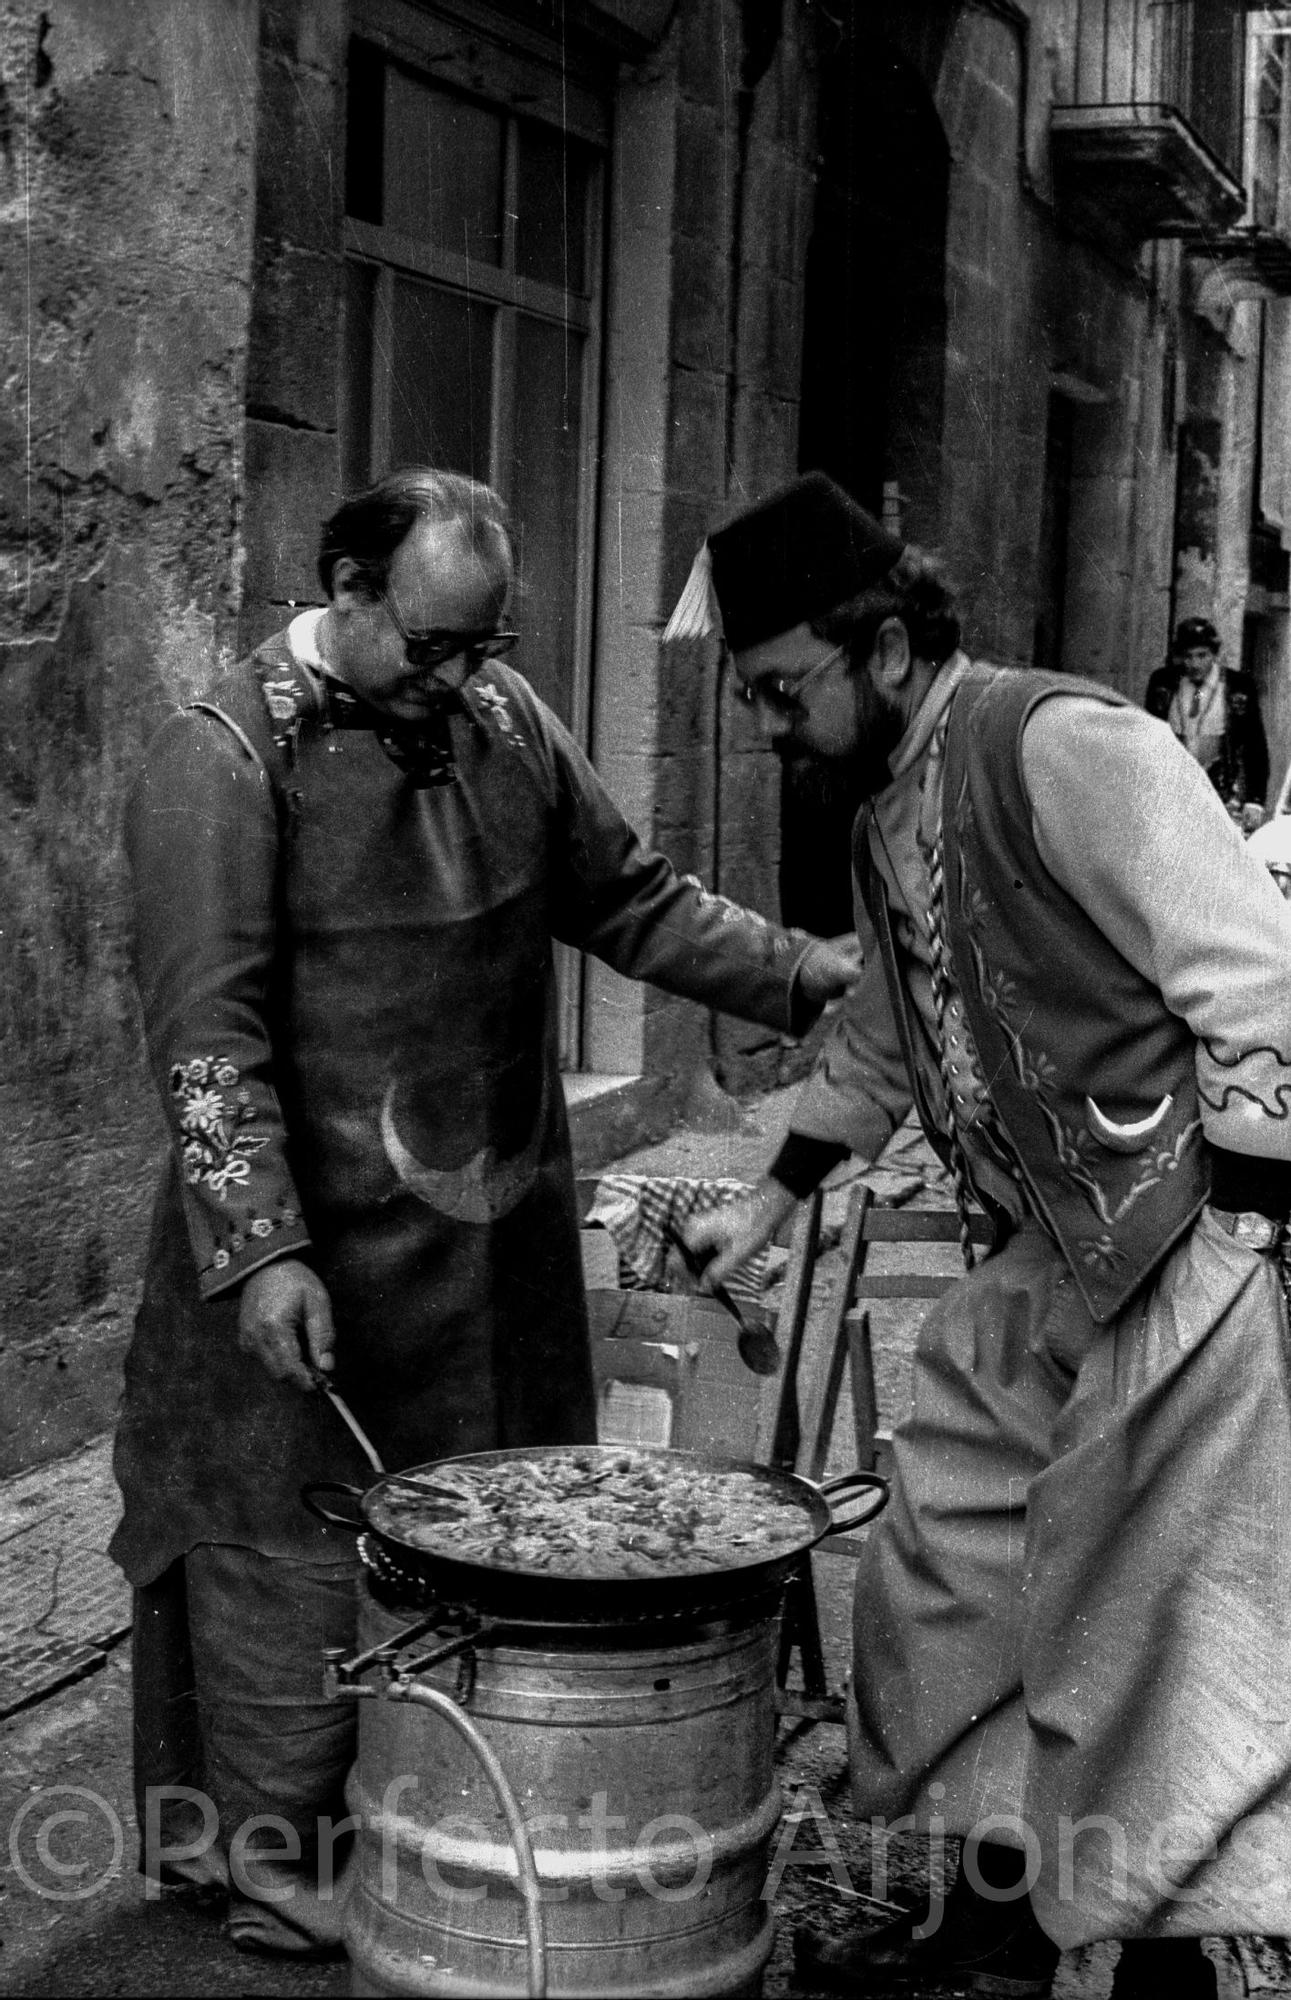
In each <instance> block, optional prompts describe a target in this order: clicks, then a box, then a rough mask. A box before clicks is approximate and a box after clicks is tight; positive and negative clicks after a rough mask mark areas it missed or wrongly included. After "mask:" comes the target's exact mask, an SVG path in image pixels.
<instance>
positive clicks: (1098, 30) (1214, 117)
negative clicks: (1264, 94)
mask: <svg viewBox="0 0 1291 2000" xmlns="http://www.w3.org/2000/svg"><path fill="white" fill-rule="evenodd" d="M1245 13H1246V9H1245V7H1244V5H1243V4H1242V0H1075V5H1074V7H1073V9H1072V11H1071V14H1070V15H1069V17H1068V18H1069V21H1070V22H1071V37H1070V42H1069V45H1068V47H1067V49H1066V51H1065V62H1064V66H1063V73H1061V74H1060V76H1059V79H1058V83H1057V88H1056V90H1055V96H1054V108H1053V113H1052V137H1053V150H1054V170H1055V182H1056V184H1057V187H1058V191H1059V195H1060V198H1066V199H1067V200H1068V201H1069V202H1070V203H1071V205H1072V206H1073V207H1074V208H1075V209H1076V210H1077V211H1083V212H1084V213H1085V215H1086V217H1090V216H1092V217H1095V218H1096V217H1098V216H1102V217H1103V218H1104V219H1105V220H1110V221H1112V222H1114V223H1115V224H1117V225H1118V226H1119V227H1120V228H1121V229H1123V230H1124V231H1126V232H1128V233H1129V234H1130V235H1132V236H1137V237H1140V238H1141V237H1144V236H1166V235H1183V234H1189V233H1191V232H1192V231H1194V230H1195V229H1197V228H1208V227H1209V228H1217V227H1222V226H1224V225H1225V224H1226V223H1227V222H1229V221H1231V220H1232V219H1233V218H1234V217H1236V216H1238V215H1240V214H1241V212H1242V208H1243V206H1244V197H1243V190H1242V184H1241V151H1242V83H1243V65H1244V46H1245V39H1244V38H1245Z"/></svg>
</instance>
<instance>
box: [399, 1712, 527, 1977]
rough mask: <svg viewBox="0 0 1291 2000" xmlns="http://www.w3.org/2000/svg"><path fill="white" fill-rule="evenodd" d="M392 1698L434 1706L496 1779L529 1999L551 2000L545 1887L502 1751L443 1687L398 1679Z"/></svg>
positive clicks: (494, 1784) (492, 1780) (491, 1780)
mask: <svg viewBox="0 0 1291 2000" xmlns="http://www.w3.org/2000/svg"><path fill="white" fill-rule="evenodd" d="M385 1692H386V1696H387V1699H388V1700H390V1701H415V1702H419V1703H420V1704H421V1706H422V1707H423V1708H433V1709H434V1711H435V1713H436V1715H442V1716H443V1718H444V1721H445V1722H448V1723H451V1724H452V1726H453V1728H454V1729H455V1730H456V1731H457V1733H458V1735H459V1736H460V1737H461V1738H462V1739H463V1741H464V1742H466V1743H467V1744H468V1745H469V1746H470V1748H471V1749H472V1750H473V1751H474V1752H475V1755H476V1756H477V1757H478V1758H479V1760H480V1763H481V1765H482V1766H483V1768H484V1775H485V1776H486V1778H487V1779H488V1781H489V1783H490V1784H491V1785H492V1787H493V1790H494V1794H495V1796H496V1798H497V1802H498V1804H499V1805H500V1806H501V1808H502V1811H503V1813H504V1814H505V1816H506V1822H507V1827H508V1829H509V1830H510V1834H511V1845H512V1846H513V1847H514V1849H515V1857H516V1867H517V1869H518V1870H519V1875H520V1894H521V1897H522V1898H523V1900H524V1928H525V1937H526V1940H527V1942H528V1948H529V2000H547V1934H546V1929H545V1927H544V1925H543V1920H542V1891H541V1889H540V1888H539V1886H538V1867H537V1863H536V1862H535V1861H534V1858H533V1843H532V1842H531V1840H530V1839H529V1829H528V1827H527V1826H526V1825H525V1823H524V1820H523V1818H522V1817H521V1814H520V1806H519V1802H518V1801H517V1799H516V1795H515V1793H514V1792H513V1791H512V1789H511V1786H510V1784H509V1783H508V1781H507V1774H506V1772H505V1771H504V1770H503V1769H502V1766H501V1764H500V1763H499V1761H498V1757H497V1753H496V1751H495V1750H494V1749H493V1746H492V1745H491V1744H490V1742H489V1740H488V1738H487V1737H486V1736H485V1735H483V1734H482V1732H481V1731H480V1730H479V1729H477V1728H476V1726H475V1724H474V1723H473V1722H472V1721H471V1719H470V1717H469V1716H468V1715H464V1714H463V1713H462V1711H461V1709H460V1708H459V1707H458V1705H457V1703H456V1702H455V1701H454V1700H453V1698H452V1696H451V1695H447V1694H444V1693H442V1692H441V1690H440V1689H439V1688H432V1687H426V1686H424V1685H423V1684H422V1683H421V1682H420V1681H393V1682H391V1684H390V1686H389V1687H388V1688H387V1689H386V1690H385Z"/></svg>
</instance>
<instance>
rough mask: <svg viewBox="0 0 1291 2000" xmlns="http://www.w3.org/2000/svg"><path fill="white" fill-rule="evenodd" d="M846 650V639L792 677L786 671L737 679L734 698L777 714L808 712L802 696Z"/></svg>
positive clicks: (746, 704)
mask: <svg viewBox="0 0 1291 2000" xmlns="http://www.w3.org/2000/svg"><path fill="white" fill-rule="evenodd" d="M846 651H847V642H846V640H844V642H843V644H842V645H841V646H835V648H834V650H833V652H832V653H827V654H826V655H825V658H824V659H823V660H817V662H816V664H815V666H814V667H808V669H807V671H806V673H805V674H796V675H793V676H792V677H790V676H786V675H785V674H763V675H761V676H760V677H759V678H758V679H757V680H755V681H742V680H738V679H737V680H736V682H735V686H734V689H733V692H734V695H735V699H736V700H737V701H738V702H739V703H740V704H741V705H742V706H743V707H744V708H758V707H759V706H760V707H763V708H769V709H771V710H772V712H773V713H774V714H776V715H805V714H806V710H807V704H806V702H805V701H804V700H803V698H802V697H803V695H804V693H805V692H806V690H807V689H808V688H809V687H810V686H811V684H812V682H813V681H815V680H819V679H820V676H821V675H822V674H823V673H825V672H826V671H827V669H828V668H830V667H832V666H833V664H834V662H835V660H838V659H841V658H842V656H843V654H844V653H845V652H846Z"/></svg>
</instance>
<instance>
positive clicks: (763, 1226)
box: [685, 1180, 798, 1292]
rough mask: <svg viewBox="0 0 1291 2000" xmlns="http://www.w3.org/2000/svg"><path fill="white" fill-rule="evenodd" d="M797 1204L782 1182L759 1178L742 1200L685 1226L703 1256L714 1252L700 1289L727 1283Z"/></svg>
mask: <svg viewBox="0 0 1291 2000" xmlns="http://www.w3.org/2000/svg"><path fill="white" fill-rule="evenodd" d="M797 1206H798V1202H797V1198H796V1196H794V1195H791V1194H790V1192H789V1190H788V1188H786V1187H781V1185H780V1183H779V1181H773V1180H760V1181H759V1182H758V1184H757V1186H756V1187H755V1188H754V1190H753V1192H752V1194H751V1195H746V1196H745V1197H744V1199H743V1200H742V1201H730V1202H727V1203H725V1204H724V1205H723V1207H721V1208H714V1209H710V1210H709V1212H708V1214H707V1215H701V1216H698V1217H697V1218H696V1220H695V1221H694V1222H692V1223H690V1224H689V1225H688V1226H687V1228H686V1231H685V1237H686V1242H687V1243H688V1244H689V1246H690V1248H691V1249H692V1250H693V1251H695V1252H696V1253H697V1255H699V1256H701V1257H702V1256H703V1255H704V1253H705V1251H712V1252H713V1253H714V1254H713V1257H712V1261H711V1263H709V1264H707V1265H705V1267H704V1275H703V1277H702V1279H701V1280H700V1285H701V1289H702V1290H704V1291H707V1292H711V1291H712V1289H713V1287H714V1285H724V1284H725V1283H726V1280H727V1279H728V1278H729V1277H730V1275H731V1273H732V1271H738V1270H739V1268H740V1265H741V1264H747V1263H748V1260H749V1258H750V1257H756V1255H757V1253H758V1251H759V1250H763V1249H765V1248H766V1246H767V1244H768V1243H769V1242H770V1241H771V1238H772V1237H773V1236H774V1235H775V1233H776V1231H777V1229H778V1228H779V1227H780V1225H781V1223H782V1222H787V1221H788V1219H789V1217H790V1216H791V1215H792V1214H793V1212H794V1209H795V1208H796V1207H797Z"/></svg>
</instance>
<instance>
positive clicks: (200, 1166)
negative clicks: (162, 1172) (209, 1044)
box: [170, 1056, 272, 1234]
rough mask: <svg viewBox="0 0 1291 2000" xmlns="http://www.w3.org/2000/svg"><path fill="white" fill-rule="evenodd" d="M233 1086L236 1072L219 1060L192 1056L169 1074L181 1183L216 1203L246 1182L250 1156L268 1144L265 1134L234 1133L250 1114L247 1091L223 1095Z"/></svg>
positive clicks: (251, 1118) (252, 1109) (249, 1120)
mask: <svg viewBox="0 0 1291 2000" xmlns="http://www.w3.org/2000/svg"><path fill="white" fill-rule="evenodd" d="M237 1082H238V1071H237V1069H236V1068H235V1066H234V1065H233V1064H232V1063H231V1062H229V1061H228V1059H227V1058H226V1057H223V1056H196V1057H194V1058H193V1060H192V1061H191V1062H186V1063H176V1064H175V1065H174V1067H173V1068H172V1070H171V1072H170V1094H171V1097H172V1098H173V1099H174V1102H175V1109H176V1114H177V1116H178V1119H179V1129H180V1132H181V1133H182V1134H183V1141H184V1145H183V1159H184V1178H185V1179H186V1180H187V1182H188V1183H189V1185H190V1187H196V1186H197V1185H199V1184H200V1183H203V1182H204V1183H205V1185H206V1186H207V1187H208V1188H210V1190H211V1192H212V1194H217V1195H218V1196H219V1198H220V1200H221V1201H226V1200H227V1199H228V1191H229V1187H230V1185H238V1186H241V1185H242V1184H243V1183H245V1182H246V1181H247V1180H248V1178H249V1177H250V1173H251V1155H252V1154H254V1153H258V1152H259V1151H260V1148H261V1147H262V1146H267V1145H268V1143H269V1139H268V1135H267V1133H263V1132H246V1131H239V1129H238V1128H239V1126H244V1125H247V1124H249V1123H252V1122H253V1121H254V1119H255V1115H256V1113H255V1106H254V1105H253V1104H252V1102H251V1097H250V1093H249V1092H248V1091H246V1090H238V1091H237V1092H236V1094H235V1095H234V1096H232V1097H230V1096H229V1095H228V1093H229V1092H230V1091H232V1090H233V1088H234V1086H235V1085H236V1084H237ZM270 1227H272V1225H270ZM256 1233H257V1234H260V1233H262V1232H259V1231H257V1232H256ZM263 1233H265V1234H267V1233H268V1232H267V1231H265V1232H263Z"/></svg>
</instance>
